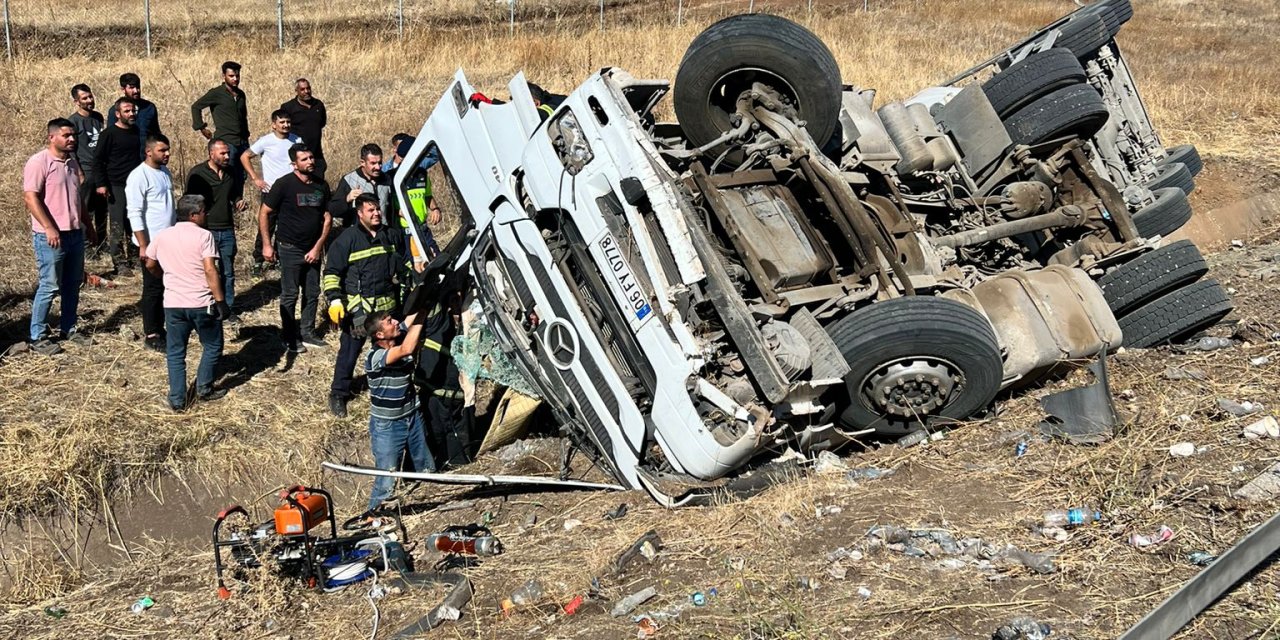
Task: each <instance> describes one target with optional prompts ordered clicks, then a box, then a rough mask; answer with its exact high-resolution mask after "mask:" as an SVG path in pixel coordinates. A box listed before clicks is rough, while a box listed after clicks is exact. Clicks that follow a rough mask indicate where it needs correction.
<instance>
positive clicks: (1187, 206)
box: [1133, 187, 1191, 238]
mask: <svg viewBox="0 0 1280 640" xmlns="http://www.w3.org/2000/svg"><path fill="white" fill-rule="evenodd" d="M1154 193H1155V194H1156V201H1155V202H1152V203H1151V204H1149V205H1147V206H1146V207H1143V208H1142V209H1139V210H1138V212H1137V213H1135V214H1133V224H1134V226H1136V227H1138V235H1140V236H1142V237H1144V238H1151V237H1155V236H1167V235H1169V234H1171V233H1173V232H1174V231H1177V230H1178V229H1181V228H1182V225H1184V224H1186V223H1187V221H1188V220H1190V219H1191V202H1190V201H1188V200H1187V194H1185V193H1183V192H1182V189H1179V188H1177V187H1165V188H1163V189H1156V190H1155V191H1154Z"/></svg>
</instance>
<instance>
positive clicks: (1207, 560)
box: [1187, 551, 1218, 567]
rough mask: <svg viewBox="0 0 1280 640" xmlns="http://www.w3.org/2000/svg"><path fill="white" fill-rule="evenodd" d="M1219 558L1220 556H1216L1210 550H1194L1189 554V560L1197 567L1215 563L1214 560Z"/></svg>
mask: <svg viewBox="0 0 1280 640" xmlns="http://www.w3.org/2000/svg"><path fill="white" fill-rule="evenodd" d="M1217 559H1218V556H1215V555H1213V554H1211V553H1209V552H1208V551H1192V552H1191V553H1188V554H1187V562H1190V563H1191V564H1194V565H1196V566H1197V567H1207V566H1209V565H1211V564H1213V561H1214V560H1217Z"/></svg>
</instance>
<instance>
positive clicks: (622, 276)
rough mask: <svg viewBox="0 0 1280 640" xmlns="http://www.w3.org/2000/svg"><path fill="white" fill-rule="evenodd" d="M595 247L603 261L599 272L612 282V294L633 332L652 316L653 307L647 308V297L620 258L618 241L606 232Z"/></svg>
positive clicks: (625, 262) (628, 267) (623, 260)
mask: <svg viewBox="0 0 1280 640" xmlns="http://www.w3.org/2000/svg"><path fill="white" fill-rule="evenodd" d="M596 246H597V247H598V248H599V249H600V253H601V254H602V255H603V256H604V260H605V262H604V264H603V265H602V267H603V268H602V269H601V271H604V272H605V273H606V274H607V275H608V276H609V278H610V279H611V280H612V281H613V286H614V294H615V295H616V296H617V298H618V302H619V304H621V306H622V311H623V313H625V314H627V321H628V323H630V325H631V329H632V330H633V331H634V330H636V329H638V328H640V326H641V325H643V324H644V321H645V320H647V319H649V317H650V316H652V315H653V307H651V306H649V296H648V295H647V294H646V293H645V291H644V290H643V289H642V288H641V287H640V283H639V282H638V281H636V277H635V275H634V274H632V273H631V267H630V266H629V265H627V261H626V259H625V258H623V257H622V249H621V248H620V247H618V241H617V240H614V238H613V235H612V234H610V233H609V232H607V231H606V232H605V233H604V235H603V236H601V237H600V239H599V240H597V241H596Z"/></svg>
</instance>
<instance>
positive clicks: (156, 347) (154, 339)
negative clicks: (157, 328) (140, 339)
mask: <svg viewBox="0 0 1280 640" xmlns="http://www.w3.org/2000/svg"><path fill="white" fill-rule="evenodd" d="M166 342H167V341H166V340H165V338H164V336H161V335H151V336H147V339H146V346H147V348H148V349H150V350H152V351H155V352H157V353H165V352H166V351H167V350H168V345H167V344H166Z"/></svg>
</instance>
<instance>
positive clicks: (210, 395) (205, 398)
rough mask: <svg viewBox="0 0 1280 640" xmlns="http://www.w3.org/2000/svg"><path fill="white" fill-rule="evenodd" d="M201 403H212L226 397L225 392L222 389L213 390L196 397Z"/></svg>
mask: <svg viewBox="0 0 1280 640" xmlns="http://www.w3.org/2000/svg"><path fill="white" fill-rule="evenodd" d="M196 397H197V398H200V401H201V402H213V401H214V400H221V399H223V398H225V397H227V390H226V389H222V388H213V389H210V390H208V391H206V392H204V393H201V394H198V395H197V396H196Z"/></svg>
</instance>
